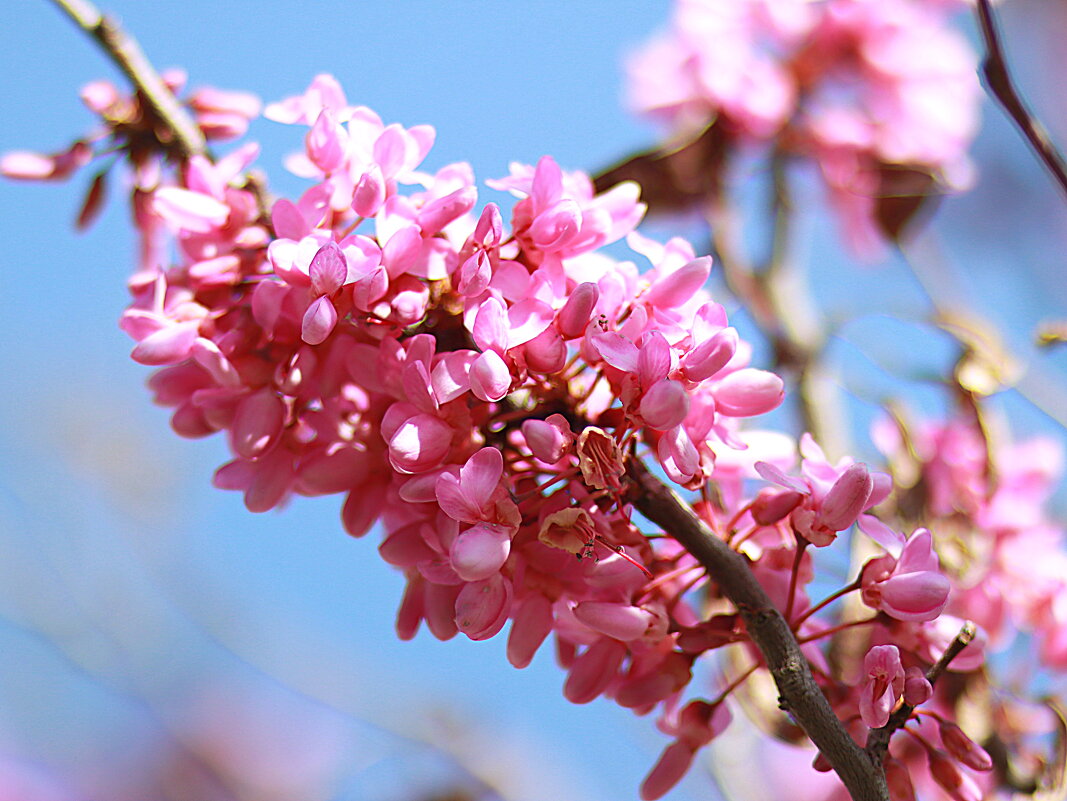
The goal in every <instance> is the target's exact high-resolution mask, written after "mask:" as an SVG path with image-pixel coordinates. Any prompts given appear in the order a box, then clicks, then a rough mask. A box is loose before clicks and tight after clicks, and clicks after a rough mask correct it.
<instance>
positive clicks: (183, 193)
mask: <svg viewBox="0 0 1067 801" xmlns="http://www.w3.org/2000/svg"><path fill="white" fill-rule="evenodd" d="M152 208H153V209H154V210H155V212H156V213H157V214H158V215H159V216H160V217H162V218H163V219H164V220H166V221H167V222H169V223H170V224H171V225H173V226H174V227H175V228H180V229H182V230H183V231H190V232H192V233H197V234H206V233H209V232H210V231H211V230H212V229H215V228H219V227H221V226H222V225H224V224H225V223H226V220H227V218H229V216H230V207H229V206H227V205H226V204H225V203H222V202H220V201H218V200H216V199H215V198H213V197H211V196H209V195H205V194H202V193H200V192H193V191H191V190H189V189H181V188H179V187H177V186H164V187H161V188H159V189H157V190H156V191H155V193H154V194H153V195H152Z"/></svg>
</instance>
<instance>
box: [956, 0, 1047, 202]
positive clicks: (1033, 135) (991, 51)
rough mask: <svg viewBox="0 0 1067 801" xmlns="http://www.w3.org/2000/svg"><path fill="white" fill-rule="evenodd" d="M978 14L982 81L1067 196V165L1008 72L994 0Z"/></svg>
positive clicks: (984, 2)
mask: <svg viewBox="0 0 1067 801" xmlns="http://www.w3.org/2000/svg"><path fill="white" fill-rule="evenodd" d="M976 10H977V12H978V22H979V25H980V27H981V29H982V39H983V40H984V42H985V46H986V57H985V59H984V60H983V61H982V77H983V78H984V79H985V83H986V87H987V88H988V89H989V92H990V94H991V95H992V96H993V98H994V99H996V100H997V102H999V103H1000V105H1001V106H1003V108H1004V110H1005V111H1006V112H1007V113H1008V116H1009V117H1011V119H1012V121H1013V122H1014V123H1015V124H1016V125H1017V126H1018V127H1019V130H1020V131H1022V133H1023V136H1025V137H1026V141H1027V142H1029V144H1030V147H1031V148H1033V150H1034V152H1035V153H1036V154H1037V156H1038V158H1039V159H1041V162H1042V163H1043V164H1044V165H1045V167H1047V168H1048V170H1049V172H1051V173H1052V175H1053V177H1054V178H1055V179H1056V183H1057V184H1059V187H1060V189H1061V190H1062V191H1063V192H1064V194H1067V163H1065V162H1064V160H1063V156H1062V154H1061V153H1060V152H1059V150H1058V149H1057V148H1056V145H1055V144H1053V142H1052V139H1051V138H1050V137H1049V135H1048V131H1046V130H1045V127H1044V126H1043V125H1042V124H1041V123H1040V122H1039V121H1038V120H1037V118H1036V117H1034V115H1033V114H1031V113H1030V111H1029V110H1028V109H1027V108H1026V106H1025V105H1024V104H1023V101H1022V98H1021V97H1020V96H1019V93H1018V91H1017V90H1016V88H1015V84H1014V82H1013V81H1012V79H1011V74H1010V73H1009V72H1008V62H1007V59H1006V58H1005V56H1004V46H1003V44H1002V43H1001V39H1000V33H999V32H998V30H997V24H996V19H995V18H994V16H993V8H992V6H991V5H990V0H978V4H977V6H976Z"/></svg>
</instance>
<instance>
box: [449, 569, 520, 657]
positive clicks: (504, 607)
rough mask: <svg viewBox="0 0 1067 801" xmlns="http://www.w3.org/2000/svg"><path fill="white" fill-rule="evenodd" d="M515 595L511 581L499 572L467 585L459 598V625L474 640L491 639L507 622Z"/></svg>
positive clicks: (457, 622)
mask: <svg viewBox="0 0 1067 801" xmlns="http://www.w3.org/2000/svg"><path fill="white" fill-rule="evenodd" d="M511 597H512V589H511V582H510V581H508V580H507V579H506V578H504V577H503V576H501V575H500V574H499V573H497V574H495V575H493V576H490V577H489V578H487V579H484V580H482V581H476V582H473V583H471V584H467V585H466V586H465V587H464V588H463V589H462V590H460V592H459V596H458V597H457V598H456V607H455V609H456V614H455V621H456V626H457V627H458V628H459V630H460V631H462V632H463V633H464V634H466V635H467V636H468V637H470V638H471V639H472V640H487V639H489V638H490V637H492V636H493V635H494V634H496V633H497V632H498V631H500V629H502V628H503V627H504V623H506V622H507V619H508V612H509V611H510V609H511Z"/></svg>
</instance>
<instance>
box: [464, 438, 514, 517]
mask: <svg viewBox="0 0 1067 801" xmlns="http://www.w3.org/2000/svg"><path fill="white" fill-rule="evenodd" d="M503 474H504V457H503V456H502V455H501V453H500V451H499V450H497V449H496V448H482V449H481V450H480V451H478V452H477V453H475V454H474V455H473V456H471V458H470V459H468V460H467V463H466V464H465V465H463V467H461V468H460V470H459V483H460V487H461V488H462V490H463V495H464V496H465V497H466V498H467V501H468V502H469V503H470V504H471V505H472V506H473V507H475V508H478V509H484V508H485V507H486V506H488V505H489V502H490V500H491V499H492V497H493V494H494V493H495V492H496V489H497V486H498V485H499V484H500V477H501V476H502V475H503Z"/></svg>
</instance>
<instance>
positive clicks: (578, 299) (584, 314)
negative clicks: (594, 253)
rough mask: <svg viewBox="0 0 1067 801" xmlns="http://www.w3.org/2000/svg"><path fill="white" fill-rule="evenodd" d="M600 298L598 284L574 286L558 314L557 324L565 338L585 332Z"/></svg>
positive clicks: (587, 283)
mask: <svg viewBox="0 0 1067 801" xmlns="http://www.w3.org/2000/svg"><path fill="white" fill-rule="evenodd" d="M598 300H600V289H599V287H597V285H596V284H593V283H590V282H586V283H583V284H578V286H576V287H575V288H574V291H573V292H571V295H570V297H569V298H567V302H566V303H564V304H563V308H562V309H560V310H559V314H557V315H556V326H557V327H558V328H559V332H560V334H562V335H563V338H564V339H574V338H576V337H580V336H581V335H582V334H584V333H585V329H586V326H588V325H589V321H590V320H591V319H592V317H593V309H594V308H596V304H597V301H598Z"/></svg>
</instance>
